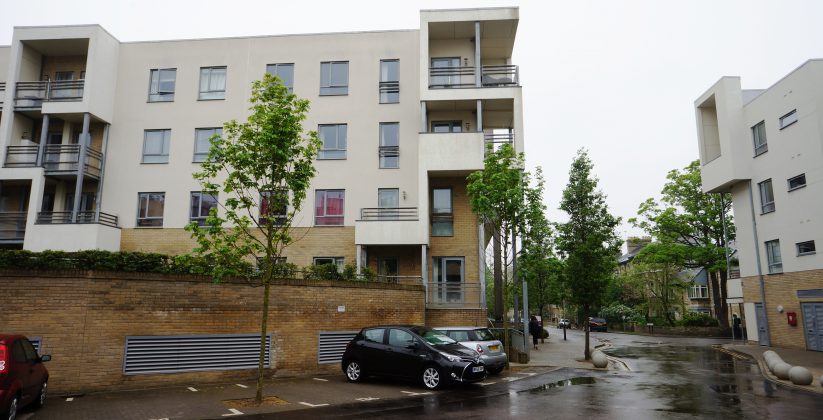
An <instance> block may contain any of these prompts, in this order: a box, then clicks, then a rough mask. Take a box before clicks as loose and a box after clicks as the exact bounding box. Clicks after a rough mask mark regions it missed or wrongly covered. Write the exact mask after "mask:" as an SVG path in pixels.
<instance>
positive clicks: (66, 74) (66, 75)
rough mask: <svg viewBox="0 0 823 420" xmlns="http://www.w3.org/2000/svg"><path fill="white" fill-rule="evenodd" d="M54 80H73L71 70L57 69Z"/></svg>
mask: <svg viewBox="0 0 823 420" xmlns="http://www.w3.org/2000/svg"><path fill="white" fill-rule="evenodd" d="M54 80H57V81H60V80H74V72H73V71H58V72H55V73H54Z"/></svg>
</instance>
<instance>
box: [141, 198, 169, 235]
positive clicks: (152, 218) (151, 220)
mask: <svg viewBox="0 0 823 420" xmlns="http://www.w3.org/2000/svg"><path fill="white" fill-rule="evenodd" d="M165 204H166V193H163V192H141V193H137V226H138V227H162V226H163V208H164V207H165Z"/></svg>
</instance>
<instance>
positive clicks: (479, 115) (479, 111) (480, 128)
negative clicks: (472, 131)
mask: <svg viewBox="0 0 823 420" xmlns="http://www.w3.org/2000/svg"><path fill="white" fill-rule="evenodd" d="M477 131H478V132H482V131H483V100H481V99H478V100H477Z"/></svg>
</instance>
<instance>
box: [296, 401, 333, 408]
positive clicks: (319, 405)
mask: <svg viewBox="0 0 823 420" xmlns="http://www.w3.org/2000/svg"><path fill="white" fill-rule="evenodd" d="M300 404H303V405H305V406H306V407H311V408H314V407H323V406H327V405H328V404H309V403H307V402H303V401H300Z"/></svg>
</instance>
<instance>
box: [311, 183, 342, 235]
mask: <svg viewBox="0 0 823 420" xmlns="http://www.w3.org/2000/svg"><path fill="white" fill-rule="evenodd" d="M345 202H346V191H345V190H317V191H315V193H314V224H315V225H316V226H342V225H343V211H344V207H345Z"/></svg>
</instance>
